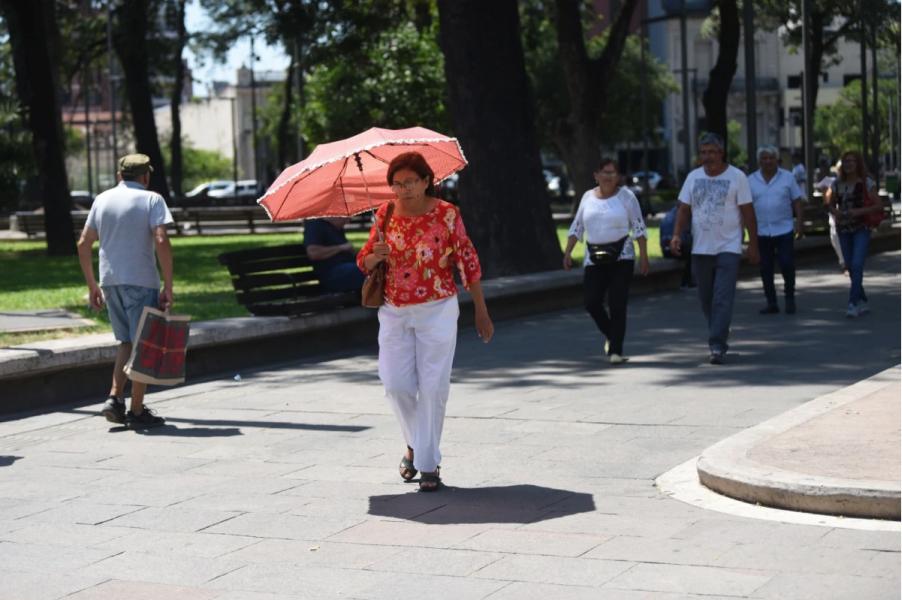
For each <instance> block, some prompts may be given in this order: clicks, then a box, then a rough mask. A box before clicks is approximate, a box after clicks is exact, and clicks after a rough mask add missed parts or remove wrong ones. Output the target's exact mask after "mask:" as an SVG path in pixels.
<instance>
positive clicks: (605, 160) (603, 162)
mask: <svg viewBox="0 0 902 600" xmlns="http://www.w3.org/2000/svg"><path fill="white" fill-rule="evenodd" d="M608 165H614V168H615V169H617V173H620V165H618V164H617V161H616V160H614V159H613V158H602V159H601V162H600V163H598V166H597V167H596V168H595V172H596V173H597V172H599V171H601V170H602V169H604V168H605V167H606V166H608Z"/></svg>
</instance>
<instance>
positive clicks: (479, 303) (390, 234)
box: [357, 152, 494, 492]
mask: <svg viewBox="0 0 902 600" xmlns="http://www.w3.org/2000/svg"><path fill="white" fill-rule="evenodd" d="M434 179H435V175H434V173H433V170H432V168H431V167H430V166H429V164H428V163H427V162H426V159H424V158H423V156H422V155H421V154H419V153H417V152H406V153H404V154H400V155H398V156H397V157H396V158H394V159H393V160H392V161H391V163H390V164H389V167H388V174H387V180H388V184H389V186H391V189H392V192H394V194H395V197H396V202H395V211H394V216H393V217H392V218H391V219H390V220H389V223H388V227H387V230H386V235H385V240H384V241H381V240H380V239H379V231H380V230H381V228H382V223H383V221H384V219H385V214H386V206H387V205H383V206H382V207H381V208H379V210H378V211H377V212H376V222H375V223H374V225H373V228H372V229H371V231H370V237H369V240H368V241H367V243H366V244H365V245H364V246H363V248H362V249H361V250H360V253H359V254H358V255H357V264H358V265H359V266H360V268H361V270H363V271H364V272H367V273H368V272H370V271H372V270H373V269H374V268H375V267H376V265H378V264H379V263H381V262H383V261H386V263H387V266H388V269H387V272H386V279H385V304H383V305H382V306H381V307H380V308H379V378H380V379H381V380H382V383H383V385H384V386H385V396H386V398H388V400H389V402H390V403H391V405H392V409H393V410H394V411H395V415H396V416H397V417H398V421H399V422H400V424H401V430H402V432H403V434H404V438H405V440H406V441H407V451H406V453H405V455H404V456H403V457H402V459H401V464H400V467H399V470H400V473H401V477H403V478H404V479H405V480H407V481H409V480H411V479H413V478H414V477H415V476H416V474H417V472H418V471H419V472H420V490H421V491H424V492H431V491H435V490H437V489H438V488H439V487H440V485H441V479H440V477H439V464H440V462H441V452H440V451H439V444H440V442H441V436H442V425H443V424H444V419H445V405H446V403H447V401H448V393H449V390H450V386H451V365H452V362H453V359H454V349H455V345H456V343H457V318H458V315H459V313H460V311H459V308H458V303H457V286H456V285H455V283H454V268H455V267H456V268H457V270H458V271H459V273H460V278H461V281H462V282H463V284H464V286H465V287H466V288H467V289H468V290H469V291H470V294H471V295H472V297H473V305H474V308H475V311H476V331H477V333H478V334H479V337H480V338H482V341H483V342H486V343H487V342H488V341H489V340H491V339H492V335H493V333H494V326H493V325H492V320H491V318H490V317H489V313H488V309H487V308H486V305H485V299H484V297H483V294H482V288H481V286H480V282H479V280H480V278H481V276H482V271H481V269H480V266H479V257H478V256H477V255H476V249H475V248H474V247H473V244H472V242H471V241H470V239H469V238H468V237H467V232H466V230H465V228H464V224H463V221H462V220H461V217H460V212H459V211H458V209H457V208H456V207H454V206H453V205H452V204H449V203H447V202H445V201H443V200H439V199H438V198H436V197H435V196H434V195H433V194H434V183H435V181H434Z"/></svg>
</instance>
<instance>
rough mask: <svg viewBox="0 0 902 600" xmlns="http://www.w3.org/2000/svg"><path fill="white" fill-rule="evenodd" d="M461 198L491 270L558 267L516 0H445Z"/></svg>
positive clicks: (442, 22) (442, 9)
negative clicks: (462, 157) (461, 163)
mask: <svg viewBox="0 0 902 600" xmlns="http://www.w3.org/2000/svg"><path fill="white" fill-rule="evenodd" d="M438 7H439V27H440V36H439V38H440V43H441V46H442V52H443V54H444V56H445V74H446V77H447V81H448V92H449V94H448V95H449V99H450V108H451V115H452V119H453V123H454V131H455V133H456V134H457V136H458V138H459V139H460V142H461V145H462V146H463V148H464V152H465V154H466V156H467V158H468V159H469V163H470V164H469V166H468V167H467V168H466V169H464V171H463V172H462V173H461V176H460V205H461V210H462V212H463V215H464V217H465V221H466V223H467V228H468V231H469V234H470V237H471V238H472V239H473V242H474V244H475V245H476V248H477V249H478V251H479V257H480V260H481V262H482V267H483V271H484V273H485V275H486V276H488V277H498V276H502V275H515V274H519V273H530V272H534V271H543V270H550V269H557V268H559V266H560V264H561V257H562V255H561V247H560V244H559V242H558V239H557V234H556V232H555V227H554V222H553V221H552V218H551V208H550V205H549V199H548V196H547V194H546V192H545V186H544V181H543V178H542V164H541V161H540V160H539V146H538V141H537V138H536V132H535V125H534V112H533V110H532V108H531V104H530V99H529V98H530V91H529V84H528V79H527V75H526V67H525V65H524V61H523V48H522V46H521V44H520V18H519V14H518V11H517V2H516V0H495V1H493V2H481V1H478V0H439V2H438Z"/></svg>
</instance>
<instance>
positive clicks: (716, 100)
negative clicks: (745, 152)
mask: <svg viewBox="0 0 902 600" xmlns="http://www.w3.org/2000/svg"><path fill="white" fill-rule="evenodd" d="M718 6H719V7H720V33H719V34H718V36H717V43H718V46H719V48H718V50H717V63H715V65H714V68H713V69H711V72H710V74H709V75H708V87H707V88H705V93H704V94H702V104H703V105H704V107H705V129H706V130H707V131H710V132H712V133H716V134H717V135H719V136H720V137H722V138H723V140H724V142H726V141H727V100H728V99H729V97H730V86H731V85H732V83H733V76H734V75H735V74H736V57H737V56H739V36H740V33H739V31H740V30H739V9H738V7H737V6H736V0H720V2H719V3H718ZM687 131H688V129H687ZM727 159H728V160H729V157H727Z"/></svg>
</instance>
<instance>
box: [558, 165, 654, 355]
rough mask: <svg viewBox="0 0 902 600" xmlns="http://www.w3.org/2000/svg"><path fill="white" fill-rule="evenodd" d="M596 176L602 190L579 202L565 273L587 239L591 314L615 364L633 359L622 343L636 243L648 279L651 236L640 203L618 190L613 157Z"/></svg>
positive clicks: (641, 269) (587, 295)
mask: <svg viewBox="0 0 902 600" xmlns="http://www.w3.org/2000/svg"><path fill="white" fill-rule="evenodd" d="M594 175H595V182H596V183H598V187H594V188H592V189H591V190H589V191H587V192H586V193H585V194H583V197H582V200H580V202H579V209H578V210H577V211H576V217H575V218H574V219H573V224H572V225H570V232H569V237H568V238H567V248H566V249H565V250H564V268H565V269H567V270H570V268H571V267H572V266H573V259H572V258H571V256H570V254H571V252H573V247H574V246H576V242H578V241H582V239H583V235H585V237H586V258H585V260H584V261H583V267H584V269H583V285H584V288H585V303H586V310H587V311H588V312H589V314H590V315H591V316H592V319H594V320H595V324H596V325H597V326H598V329H599V330H600V331H601V333H602V335H604V337H605V340H606V342H605V353H606V354H607V356H608V358H609V360H610V361H611V364H615V365H616V364H621V363H624V362H626V361H627V360H628V359H627V358H626V357H625V356H624V355H623V338H624V336H625V335H626V304H627V300H628V298H629V288H630V281H631V280H632V278H633V270H634V268H635V262H636V253H635V250H634V248H633V240H636V241H638V242H639V272H640V273H642V274H643V275H648V251H647V235H646V232H645V221H644V220H643V219H642V209H641V208H639V201H638V200H637V199H636V196H635V195H634V194H633V193H632V192H631V191H630V190H629V189H627V188H626V187H620V186H619V182H620V173H619V171H618V169H617V163H616V162H614V160H612V159H610V158H606V159H604V160H602V161H601V163H600V164H599V165H598V169H596V170H595V173H594ZM605 295H607V306H605Z"/></svg>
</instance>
